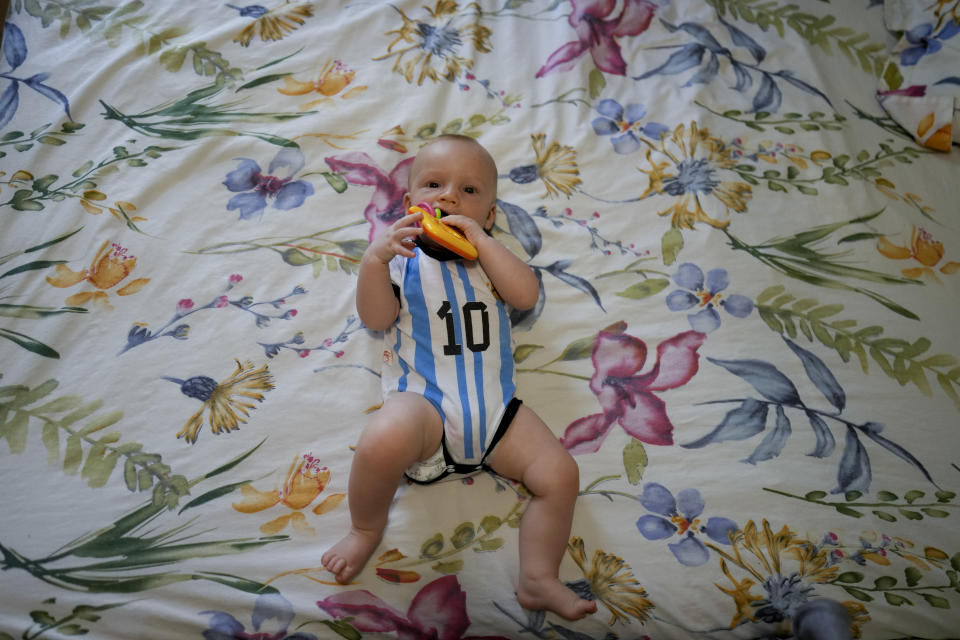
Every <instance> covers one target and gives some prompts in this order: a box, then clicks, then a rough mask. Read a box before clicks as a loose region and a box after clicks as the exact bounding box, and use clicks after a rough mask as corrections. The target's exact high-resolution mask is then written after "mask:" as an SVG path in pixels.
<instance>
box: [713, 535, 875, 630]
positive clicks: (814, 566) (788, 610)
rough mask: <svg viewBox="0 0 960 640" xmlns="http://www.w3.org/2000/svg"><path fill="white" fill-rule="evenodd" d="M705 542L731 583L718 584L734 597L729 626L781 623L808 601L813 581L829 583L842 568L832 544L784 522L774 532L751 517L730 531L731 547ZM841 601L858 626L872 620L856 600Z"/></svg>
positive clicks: (721, 589)
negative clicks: (755, 589) (741, 574)
mask: <svg viewBox="0 0 960 640" xmlns="http://www.w3.org/2000/svg"><path fill="white" fill-rule="evenodd" d="M706 544H707V546H708V547H710V549H711V550H713V551H715V552H716V553H717V554H718V555H719V556H720V557H721V560H720V569H721V570H722V571H723V573H724V575H725V576H727V579H728V580H730V583H731V585H732V587H730V588H726V587H723V586H721V585H719V584H717V585H716V586H717V588H718V589H720V591H722V592H723V593H725V594H727V595H729V596H730V597H731V598H733V602H734V606H735V608H736V611H735V613H734V615H733V618H732V619H731V623H730V627H731V628H734V627H736V626H737V625H738V624H740V623H741V622H743V621H744V620H750V621H753V622H755V621H757V620H762V621H764V622H780V621H781V620H785V619H787V618H789V617H790V616H791V615H792V611H793V610H794V609H795V607H796V606H798V605H799V604H800V603H802V602H805V601H806V600H807V599H809V597H810V595H811V594H812V592H813V591H814V586H813V585H816V584H825V583H829V582H831V581H832V580H834V579H835V578H836V576H837V572H838V567H837V565H836V564H835V563H834V561H833V559H832V557H831V555H830V548H829V546H828V545H824V544H816V543H814V542H811V541H810V540H807V539H805V538H799V537H797V535H796V534H795V533H794V532H793V531H791V530H790V528H789V527H787V526H786V525H784V526H783V527H781V528H780V530H779V531H776V532H774V530H773V528H772V527H771V526H770V523H769V522H767V521H766V520H763V521H762V523H761V526H759V527H758V526H757V525H756V523H754V521H753V520H750V521H749V522H747V524H746V525H745V526H744V527H743V529H742V530H739V531H737V532H735V533H733V534H731V535H730V545H731V549H730V550H729V551H728V550H726V549H723V548H721V547H719V546H717V545H715V544H712V543H709V542H708V543H706ZM734 566H735V567H737V568H739V569H741V570H743V571H745V572H746V573H747V574H748V575H747V576H746V577H744V578H743V579H738V578H737V577H736V576H735V575H734V573H733V571H732V567H734ZM755 586H757V587H759V588H760V589H762V594H761V593H754V592H753V587H755ZM842 604H843V605H844V606H845V607H846V608H847V610H848V611H850V614H851V616H853V618H854V622H855V625H860V624H863V623H864V622H866V621H867V620H868V619H869V616H867V615H866V614H865V612H864V611H863V610H858V609H857V607H856V606H855V603H852V602H849V603H848V602H844V603H842ZM855 631H856V630H855ZM858 637H859V636H858Z"/></svg>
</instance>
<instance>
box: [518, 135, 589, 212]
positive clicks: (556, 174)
mask: <svg viewBox="0 0 960 640" xmlns="http://www.w3.org/2000/svg"><path fill="white" fill-rule="evenodd" d="M530 138H531V139H532V141H533V152H534V154H535V155H536V158H537V165H536V166H537V176H538V177H539V178H540V179H541V180H543V184H544V185H546V187H547V192H546V194H544V197H547V198H552V197H554V196H558V195H560V194H561V193H562V194H563V195H565V196H567V197H568V198H569V197H570V195H571V194H572V193H573V191H574V189H575V188H576V187H577V185H579V184H580V183H581V182H582V181H581V180H580V178H579V177H578V176H579V175H580V170H579V169H578V168H577V152H576V150H575V149H574V148H573V147H569V146H567V145H561V144H560V143H558V142H553V143H551V144H550V146H549V147H548V146H547V145H546V138H547V136H546V134H544V133H536V134H533V135H531V136H530Z"/></svg>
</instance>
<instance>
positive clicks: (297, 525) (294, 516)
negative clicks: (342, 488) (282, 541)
mask: <svg viewBox="0 0 960 640" xmlns="http://www.w3.org/2000/svg"><path fill="white" fill-rule="evenodd" d="M329 481H330V469H328V468H327V467H323V466H320V461H319V460H317V459H316V458H314V457H313V456H312V455H310V454H309V453H305V454H303V455H302V456H295V457H294V458H293V462H292V463H291V464H290V468H289V469H288V470H287V476H286V478H284V481H283V485H281V486H280V487H277V488H274V489H273V490H271V491H261V490H259V489H256V488H254V487H253V486H251V485H249V484H245V485H243V486H242V487H240V495H241V499H240V501H239V502H234V503H233V508H234V509H236V510H237V511H239V512H241V513H257V512H259V511H264V510H266V509H269V508H271V507H274V506H276V505H278V504H283V505H284V506H285V507H288V508H289V509H291V510H292V513H288V514H285V515H282V516H279V517H278V518H275V519H274V520H271V521H270V522H267V523H266V524H264V525H262V526H261V527H260V531H262V532H263V533H264V534H266V535H275V534H278V533H280V532H281V531H283V530H284V529H285V528H287V526H288V525H289V526H292V527H293V529H294V531H296V532H298V533H304V534H309V535H316V533H317V531H316V529H314V528H313V527H311V526H310V525H309V524H307V519H306V517H305V516H304V515H303V513H302V511H303V510H304V509H306V508H307V507H309V506H310V504H311V503H312V502H313V501H314V500H315V499H316V498H317V497H318V496H319V495H320V494H321V493H323V490H324V489H326V487H327V483H328V482H329ZM345 497H346V494H345V493H335V494H331V495H329V496H327V497H326V498H324V500H323V501H322V502H320V504H318V505H317V506H315V507H314V508H313V509H312V511H313V513H315V514H317V515H321V514H324V513H327V512H328V511H331V510H333V509H334V508H336V506H337V505H339V504H340V502H342V501H343V499H344V498H345Z"/></svg>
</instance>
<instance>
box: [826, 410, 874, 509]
mask: <svg viewBox="0 0 960 640" xmlns="http://www.w3.org/2000/svg"><path fill="white" fill-rule="evenodd" d="M871 478H872V475H871V473H870V457H869V456H868V455H867V450H866V449H864V448H863V445H862V444H861V443H860V439H859V438H858V437H857V432H856V431H854V430H853V427H851V426H847V439H846V443H845V444H844V447H843V457H842V458H841V459H840V467H839V468H838V469H837V487H836V488H835V489H833V490H832V491H831V493H846V492H847V491H862V492H864V493H866V492H867V491H869V490H870V480H871Z"/></svg>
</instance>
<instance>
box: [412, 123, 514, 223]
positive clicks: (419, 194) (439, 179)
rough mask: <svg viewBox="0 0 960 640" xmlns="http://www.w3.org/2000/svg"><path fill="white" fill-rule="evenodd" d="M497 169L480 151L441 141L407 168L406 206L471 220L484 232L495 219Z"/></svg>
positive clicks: (465, 143)
mask: <svg viewBox="0 0 960 640" xmlns="http://www.w3.org/2000/svg"><path fill="white" fill-rule="evenodd" d="M496 199H497V169H496V166H495V165H494V163H493V160H492V159H491V158H490V156H489V154H487V153H486V152H485V151H484V149H483V148H482V147H479V146H477V145H474V144H471V143H470V142H468V141H465V140H456V139H441V140H437V141H436V142H433V143H431V144H430V145H428V146H426V147H424V148H423V149H421V151H420V153H418V154H417V158H416V160H414V162H413V166H411V168H410V191H409V192H408V193H407V195H406V196H404V203H405V204H406V206H408V207H409V206H410V205H414V204H420V203H421V202H426V203H427V204H429V205H430V206H432V207H434V208H439V209H440V210H441V211H442V212H443V213H444V214H459V215H462V216H467V217H468V218H471V219H473V220H474V221H475V222H477V224H479V225H480V226H481V227H483V228H484V229H489V228H490V227H492V226H493V220H494V217H495V215H496Z"/></svg>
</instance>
